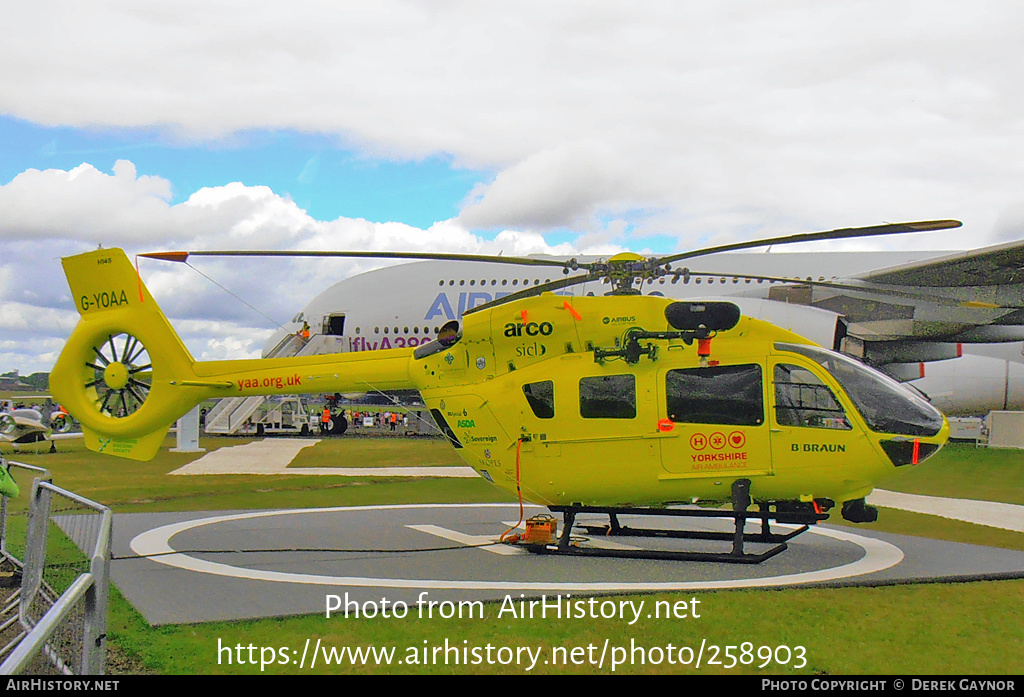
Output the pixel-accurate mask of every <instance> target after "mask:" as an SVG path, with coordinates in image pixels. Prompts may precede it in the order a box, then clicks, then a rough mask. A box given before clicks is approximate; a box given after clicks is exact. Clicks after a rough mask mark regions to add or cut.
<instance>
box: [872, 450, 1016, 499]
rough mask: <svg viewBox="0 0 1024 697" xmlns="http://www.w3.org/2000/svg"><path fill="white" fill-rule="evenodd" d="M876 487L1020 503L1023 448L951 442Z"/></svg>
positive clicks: (912, 492) (931, 494)
mask: <svg viewBox="0 0 1024 697" xmlns="http://www.w3.org/2000/svg"><path fill="white" fill-rule="evenodd" d="M878 488H880V489H889V490H891V491H902V492H904V493H908V494H924V495H926V496H950V497H953V498H960V499H978V500H980V501H1000V502H1002V503H1019V504H1024V452H1022V451H1020V450H1003V449H995V448H993V449H988V448H975V447H974V446H973V445H961V444H958V443H954V444H952V445H947V446H946V447H944V448H943V449H942V450H940V451H939V452H938V454H937V455H935V456H934V457H932V458H931V459H929V460H926V461H925V462H923V463H921V465H919V466H918V467H901V468H899V470H898V471H897V474H896V475H895V476H894V477H892V478H891V479H887V480H885V481H883V482H879V485H878Z"/></svg>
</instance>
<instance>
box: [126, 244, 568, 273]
mask: <svg viewBox="0 0 1024 697" xmlns="http://www.w3.org/2000/svg"><path fill="white" fill-rule="evenodd" d="M139 256H140V257H146V258H148V259H159V260H161V261H175V262H179V263H184V262H186V261H188V258H189V257H326V258H330V257H341V258H350V259H413V260H415V259H419V260H427V259H432V260H439V261H479V262H486V263H488V264H517V265H520V266H555V267H558V268H561V269H573V270H575V269H576V268H587V265H586V264H577V262H576V260H575V259H570V260H569V261H557V260H554V259H534V258H531V257H503V256H490V255H487V254H444V253H436V252H330V251H293V250H280V249H263V250H212V251H199V252H147V253H145V254H139Z"/></svg>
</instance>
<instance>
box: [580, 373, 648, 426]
mask: <svg viewBox="0 0 1024 697" xmlns="http://www.w3.org/2000/svg"><path fill="white" fill-rule="evenodd" d="M580 416H582V417H583V418H584V419H635V418H636V378H635V377H634V376H632V375H602V376H600V377H595V378H582V379H581V380H580Z"/></svg>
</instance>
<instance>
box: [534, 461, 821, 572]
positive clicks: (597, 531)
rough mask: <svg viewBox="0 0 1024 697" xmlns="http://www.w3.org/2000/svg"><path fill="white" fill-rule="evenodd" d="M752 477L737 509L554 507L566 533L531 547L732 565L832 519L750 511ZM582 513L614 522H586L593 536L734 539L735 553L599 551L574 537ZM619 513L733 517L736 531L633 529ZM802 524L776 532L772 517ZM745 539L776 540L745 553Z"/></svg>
mask: <svg viewBox="0 0 1024 697" xmlns="http://www.w3.org/2000/svg"><path fill="white" fill-rule="evenodd" d="M750 503H751V501H750V480H748V479H739V480H737V481H735V482H733V485H732V511H731V512H730V511H721V510H682V509H674V508H606V507H598V506H550V509H551V510H552V511H554V512H557V513H561V514H562V516H563V527H562V534H561V535H560V536H559V538H558V544H557V545H530V546H529V547H528V549H529V550H530V551H531V552H534V553H536V554H567V555H573V556H580V557H615V558H620V559H623V558H624V559H665V560H670V561H713V562H720V563H727V564H760V563H761V562H763V561H765V560H766V559H770V558H772V557H774V556H775V555H776V554H778V553H780V552H782V551H785V550H786V548H787V547H788V545H787V542H788V541H789V540H791V539H793V538H794V537H796V536H797V535H799V534H801V533H803V532H806V531H807V529H808V525H809V524H811V525H813V524H814V523H817V522H818V521H819V520H825V519H826V518H828V515H827V514H824V513H806V514H805V513H790V512H776V513H771V512H770V511H768V507H767V506H759V508H761V509H762V510H759V511H758V512H756V513H752V512H748V511H747V509H748V508H749V507H750ZM579 513H603V514H607V515H608V519H609V524H608V525H607V526H604V525H600V526H598V525H586V526H581V527H583V528H584V529H585V530H586V531H587V533H588V534H591V535H602V536H605V537H661V538H674V539H685V540H723V541H732V551H730V552H684V551H671V550H646V549H600V548H596V547H580V546H578V545H574V544H572V541H571V535H572V530H573V526H574V524H575V522H576V515H577V514H579ZM619 515H653V516H671V517H677V518H729V519H731V520H732V521H733V525H734V530H733V532H706V531H696V530H694V531H689V530H663V529H657V528H631V527H627V526H624V525H620V524H619V518H618V516H619ZM751 518H754V519H758V518H759V519H760V520H761V531H760V532H755V533H748V532H745V531H744V526H745V524H746V521H747V520H748V519H751ZM771 520H775V521H776V522H787V523H801V526H800V527H799V528H797V529H796V530H793V531H791V532H788V533H785V534H780V533H777V532H772V530H771V527H770V521H771ZM746 542H755V543H768V544H771V543H777V544H775V546H774V547H771V548H769V549H767V550H765V551H763V552H760V553H753V552H745V551H744V549H743V545H744V543H746Z"/></svg>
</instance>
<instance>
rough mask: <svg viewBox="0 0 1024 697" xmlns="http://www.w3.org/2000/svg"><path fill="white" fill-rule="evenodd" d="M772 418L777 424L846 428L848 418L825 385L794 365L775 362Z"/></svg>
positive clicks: (848, 425) (847, 426) (848, 422)
mask: <svg viewBox="0 0 1024 697" xmlns="http://www.w3.org/2000/svg"><path fill="white" fill-rule="evenodd" d="M775 421H776V423H778V424H779V425H780V426H803V427H806V428H832V429H839V430H843V431H849V430H850V428H851V427H850V421H849V419H847V418H846V412H845V411H843V407H842V405H841V404H839V401H838V400H837V399H836V396H835V395H834V394H832V390H830V389H829V388H828V385H826V384H824V383H823V382H822V381H821V380H819V379H818V377H817V376H816V375H814V373H812V372H811V371H809V370H807V369H806V368H801V367H800V366H797V365H787V364H783V363H780V364H778V365H776V366H775Z"/></svg>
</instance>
